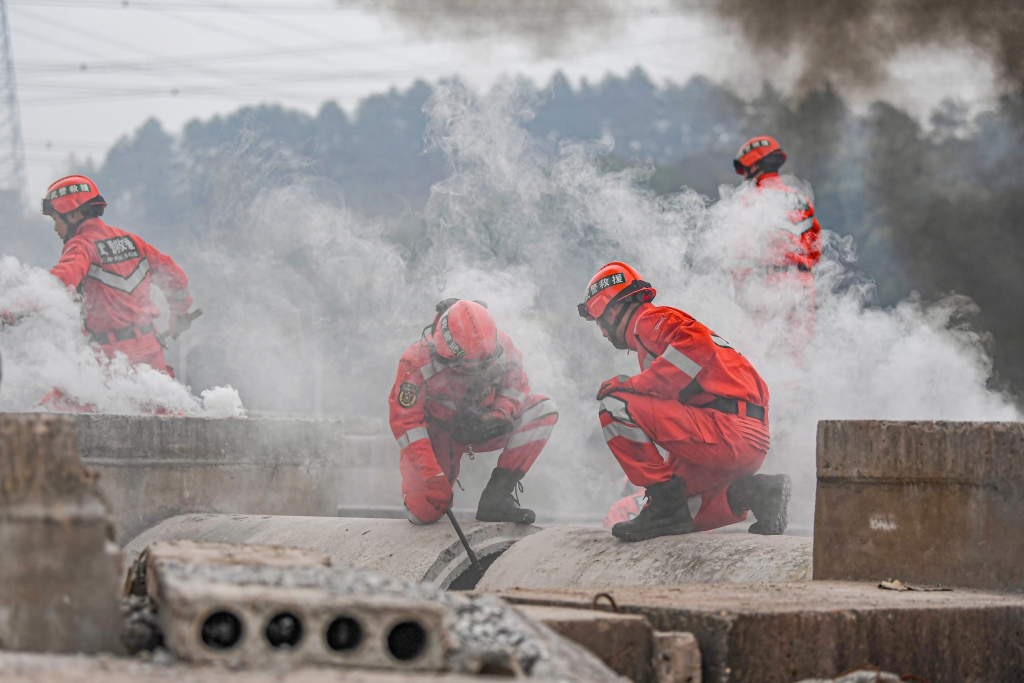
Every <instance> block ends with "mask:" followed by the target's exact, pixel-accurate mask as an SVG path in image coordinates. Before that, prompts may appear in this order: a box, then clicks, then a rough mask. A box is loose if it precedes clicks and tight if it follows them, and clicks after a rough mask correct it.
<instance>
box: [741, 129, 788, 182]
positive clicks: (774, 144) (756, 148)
mask: <svg viewBox="0 0 1024 683" xmlns="http://www.w3.org/2000/svg"><path fill="white" fill-rule="evenodd" d="M772 152H778V153H779V154H781V155H782V160H783V161H785V160H786V153H785V152H783V151H782V147H781V146H780V145H779V143H778V141H777V140H776V139H775V138H773V137H772V136H770V135H759V136H757V137H756V138H751V139H750V140H747V142H746V143H745V144H744V145H743V146H742V147H740V151H739V153H737V154H736V158H735V159H733V162H732V166H733V168H735V169H736V172H737V173H739V174H740V175H743V169H745V168H750V167H751V166H753V165H754V164H756V163H757V162H759V161H761V159H764V158H765V157H766V156H768V155H769V154H771V153H772Z"/></svg>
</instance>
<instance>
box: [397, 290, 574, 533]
mask: <svg viewBox="0 0 1024 683" xmlns="http://www.w3.org/2000/svg"><path fill="white" fill-rule="evenodd" d="M436 310H437V315H436V316H435V317H434V322H433V323H431V324H430V325H428V326H427V327H426V328H425V329H424V330H423V334H422V336H421V338H420V340H419V341H418V342H416V343H414V344H412V345H411V346H410V347H409V348H408V349H406V351H405V353H403V354H402V358H401V360H400V361H399V363H398V376H397V377H396V378H395V385H394V387H392V389H391V395H390V396H389V397H388V403H389V404H390V421H391V431H392V432H393V433H394V435H395V439H397V440H398V447H399V448H400V449H401V451H402V457H401V460H400V461H399V469H400V471H401V474H402V499H403V500H404V502H405V507H406V510H407V515H408V517H409V521H411V522H413V523H414V524H430V523H433V522H436V521H437V520H438V519H440V518H441V516H442V515H444V514H445V513H446V512H447V510H448V508H449V507H450V506H451V504H452V495H453V494H452V482H454V481H456V479H457V477H458V476H459V466H460V462H461V460H462V456H463V455H464V454H467V453H468V454H469V456H470V459H471V460H472V459H474V457H475V455H477V454H481V453H486V452H489V451H501V454H500V455H499V456H498V462H497V467H496V468H495V469H494V471H493V472H492V473H491V478H490V481H488V482H487V486H486V487H485V488H484V491H483V493H482V494H481V496H480V503H479V505H478V506H477V511H476V518H477V519H478V520H480V521H481V522H516V523H518V524H532V523H533V522H534V520H535V519H536V515H535V514H534V512H533V510H528V509H525V508H521V507H520V506H519V500H518V493H517V488H518V490H519V491H522V490H523V488H522V483H521V480H522V478H523V476H524V475H525V474H526V472H527V471H528V470H529V469H530V466H531V465H533V463H534V461H535V460H536V459H537V456H538V455H540V452H541V450H543V448H544V445H545V444H546V443H547V441H548V438H549V437H550V436H551V430H552V429H553V428H554V426H555V423H556V422H558V412H557V410H556V408H555V404H554V402H553V401H552V400H551V399H549V398H547V397H546V396H541V395H539V394H531V393H530V382H529V380H528V379H527V377H526V373H525V372H523V359H522V355H521V354H520V353H519V351H518V350H517V349H516V347H515V346H514V345H513V344H512V340H511V339H509V337H508V335H506V334H505V333H504V332H502V331H500V330H498V328H497V326H496V325H495V323H494V319H493V318H492V317H491V314H490V313H489V312H488V310H487V308H486V305H484V304H482V303H481V302H476V301H463V300H460V299H446V300H444V301H442V302H441V303H439V304H438V305H437V308H436Z"/></svg>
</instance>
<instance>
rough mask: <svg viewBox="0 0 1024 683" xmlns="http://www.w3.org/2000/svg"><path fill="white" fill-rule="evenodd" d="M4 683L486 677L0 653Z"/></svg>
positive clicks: (296, 682) (335, 682) (371, 682)
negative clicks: (233, 668) (242, 668)
mask: <svg viewBox="0 0 1024 683" xmlns="http://www.w3.org/2000/svg"><path fill="white" fill-rule="evenodd" d="M0 680H3V681H4V683H421V682H422V683H469V682H470V681H481V680H491V679H490V678H489V677H486V678H485V677H482V676H466V675H460V674H453V673H444V674H434V673H428V672H422V671H419V672H403V671H398V672H394V671H392V672H387V671H353V670H345V669H327V668H314V667H304V668H296V669H290V670H289V669H279V668H273V669H268V670H262V671H260V670H256V671H253V670H248V671H231V670H229V669H225V668H224V667H221V666H212V665H196V664H186V663H184V662H178V661H174V660H168V659H164V661H161V662H160V663H154V662H152V661H143V660H140V659H127V658H119V657H110V656H106V657H104V656H99V657H95V656H93V657H90V656H85V655H54V654H38V655H29V654H17V653H10V652H0Z"/></svg>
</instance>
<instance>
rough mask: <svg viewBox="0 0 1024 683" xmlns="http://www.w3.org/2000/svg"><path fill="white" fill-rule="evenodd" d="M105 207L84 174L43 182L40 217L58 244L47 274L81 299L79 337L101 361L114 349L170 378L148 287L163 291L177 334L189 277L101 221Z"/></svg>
mask: <svg viewBox="0 0 1024 683" xmlns="http://www.w3.org/2000/svg"><path fill="white" fill-rule="evenodd" d="M106 206H107V202H106V201H105V200H104V199H103V197H102V196H101V195H100V193H99V190H98V189H97V188H96V183H94V182H93V181H92V180H90V179H89V178H86V177H85V176H79V175H73V176H67V177H66V178H61V179H60V180H58V181H57V182H55V183H53V184H52V185H50V187H49V189H47V191H46V197H44V198H43V214H44V215H46V216H50V217H51V218H53V229H54V231H55V232H56V233H57V234H58V235H59V236H60V238H61V239H62V240H63V241H64V249H63V252H62V253H61V257H60V261H59V262H58V263H57V265H56V266H54V267H53V269H52V270H51V271H50V273H51V274H53V275H55V276H57V277H58V278H59V279H60V281H61V282H63V283H64V284H65V285H66V286H68V287H70V288H72V289H74V290H76V291H77V292H78V293H79V294H80V295H81V296H82V298H83V301H84V308H85V330H86V334H88V335H89V336H90V337H91V339H92V342H93V343H94V344H96V345H98V346H99V348H100V349H102V350H103V352H104V353H105V354H106V355H107V357H108V358H113V356H114V354H115V353H116V352H118V351H120V352H121V353H124V354H125V355H126V356H127V357H128V360H129V361H130V362H131V363H132V364H139V363H145V364H146V365H149V366H150V367H152V368H154V369H155V370H159V371H162V372H166V373H168V374H170V375H171V376H173V374H174V373H173V371H172V369H171V368H170V367H169V366H167V365H166V363H165V362H164V347H163V340H162V339H160V338H159V337H158V336H157V334H156V329H155V328H154V326H153V320H154V319H155V318H157V317H159V315H160V309H159V308H158V307H157V306H156V304H154V303H153V301H152V299H150V297H149V293H150V285H151V284H156V286H157V287H159V288H160V289H161V290H163V293H164V296H165V297H166V299H167V304H168V306H169V307H170V309H171V311H170V330H171V336H172V337H174V338H175V339H176V338H177V337H178V334H179V333H181V332H183V331H185V330H186V329H188V327H189V326H190V325H191V321H190V319H189V318H188V317H187V314H188V309H189V307H190V306H191V305H192V297H191V296H190V295H189V292H188V278H187V277H186V276H185V273H184V271H182V269H181V268H179V267H178V265H177V264H176V263H175V262H174V261H173V260H171V258H170V257H169V256H165V255H164V254H161V253H160V252H159V251H157V250H156V249H155V248H154V247H152V246H150V245H149V244H146V243H145V242H143V241H142V240H141V239H140V238H139V237H138V236H137V235H133V234H131V233H128V232H125V231H124V230H118V229H117V228H115V227H112V226H109V225H107V224H106V223H104V222H103V221H102V220H100V216H102V215H103V209H104V208H105V207H106Z"/></svg>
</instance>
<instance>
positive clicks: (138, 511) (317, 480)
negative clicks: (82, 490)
mask: <svg viewBox="0 0 1024 683" xmlns="http://www.w3.org/2000/svg"><path fill="white" fill-rule="evenodd" d="M74 419H75V420H76V431H77V436H78V445H79V452H80V454H81V456H82V459H83V460H84V462H85V463H86V464H87V465H88V466H89V467H91V468H93V469H95V470H97V471H98V472H100V473H101V475H102V476H101V479H100V488H101V490H102V491H103V494H104V495H105V496H106V497H107V499H108V500H109V501H110V502H111V504H112V506H113V509H114V512H115V514H116V519H117V528H118V539H117V540H118V542H119V543H124V542H126V541H127V540H129V539H131V538H133V537H135V536H136V535H138V534H139V533H141V532H142V531H143V530H145V529H147V528H149V527H151V526H152V525H154V524H156V523H157V522H159V521H161V520H163V519H167V518H168V517H172V516H174V515H179V514H182V513H185V512H218V513H243V514H277V515H324V516H334V515H336V514H337V506H338V503H339V502H341V501H345V502H346V503H347V504H351V505H360V504H368V505H375V504H376V505H380V504H391V505H401V479H400V477H399V474H398V466H397V462H398V446H397V444H396V443H395V440H394V438H393V437H392V435H391V432H390V430H388V429H387V427H386V425H385V424H383V423H381V422H377V421H372V420H354V419H351V420H309V419H297V418H295V419H292V418H288V419H282V418H256V419H249V418H231V419H220V420H215V419H207V418H182V417H151V416H145V417H142V416H127V415H79V416H75V418H74Z"/></svg>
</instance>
